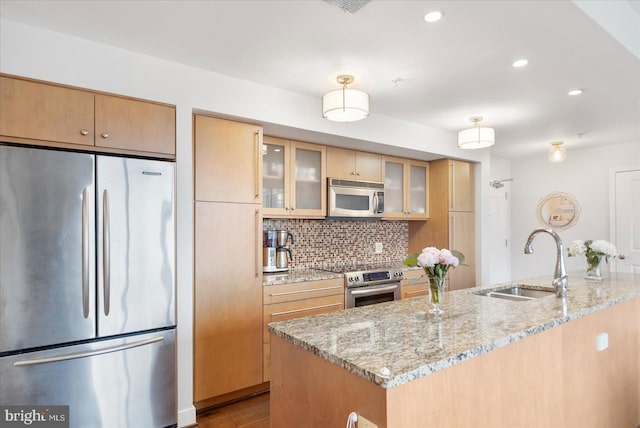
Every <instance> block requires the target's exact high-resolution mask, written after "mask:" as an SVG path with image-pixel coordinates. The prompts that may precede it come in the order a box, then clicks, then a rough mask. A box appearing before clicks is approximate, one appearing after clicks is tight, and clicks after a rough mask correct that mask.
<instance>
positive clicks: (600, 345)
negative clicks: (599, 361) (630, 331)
mask: <svg viewBox="0 0 640 428" xmlns="http://www.w3.org/2000/svg"><path fill="white" fill-rule="evenodd" d="M608 347H609V334H607V333H600V334H599V335H597V336H596V348H597V349H598V352H600V351H604V350H605V349H607V348H608Z"/></svg>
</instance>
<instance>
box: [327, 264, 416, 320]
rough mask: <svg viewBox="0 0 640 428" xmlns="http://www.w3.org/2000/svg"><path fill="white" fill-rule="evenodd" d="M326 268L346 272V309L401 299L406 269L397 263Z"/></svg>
mask: <svg viewBox="0 0 640 428" xmlns="http://www.w3.org/2000/svg"><path fill="white" fill-rule="evenodd" d="M324 270H331V271H332V272H339V273H343V274H344V281H345V290H344V298H345V302H344V304H345V308H346V309H349V308H355V307H358V306H366V305H373V304H376V303H383V302H391V301H394V300H400V281H401V280H402V277H403V276H404V271H403V269H402V268H401V267H398V266H397V264H396V265H390V264H362V265H345V266H342V267H332V268H328V269H327V268H325V269H324Z"/></svg>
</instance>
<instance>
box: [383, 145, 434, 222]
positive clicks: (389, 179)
mask: <svg viewBox="0 0 640 428" xmlns="http://www.w3.org/2000/svg"><path fill="white" fill-rule="evenodd" d="M384 173H385V178H384V193H385V194H384V218H387V219H404V220H427V219H428V218H429V209H428V207H429V205H428V201H429V192H428V180H429V163H428V162H423V161H414V160H410V159H402V158H395V157H390V156H385V158H384Z"/></svg>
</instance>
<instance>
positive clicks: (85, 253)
mask: <svg viewBox="0 0 640 428" xmlns="http://www.w3.org/2000/svg"><path fill="white" fill-rule="evenodd" d="M88 201H89V188H88V187H85V188H84V190H82V314H83V315H84V317H85V318H89V251H90V247H89V245H90V242H89V233H90V232H89V208H88V207H87V204H88Z"/></svg>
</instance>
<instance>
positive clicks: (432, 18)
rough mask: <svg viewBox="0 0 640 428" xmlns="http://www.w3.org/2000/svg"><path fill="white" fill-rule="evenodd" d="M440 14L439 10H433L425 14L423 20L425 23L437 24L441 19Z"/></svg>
mask: <svg viewBox="0 0 640 428" xmlns="http://www.w3.org/2000/svg"><path fill="white" fill-rule="evenodd" d="M442 15H443V14H442V12H440V11H439V10H434V11H431V12H428V13H425V15H424V20H425V21H427V22H438V21H440V19H442Z"/></svg>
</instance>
